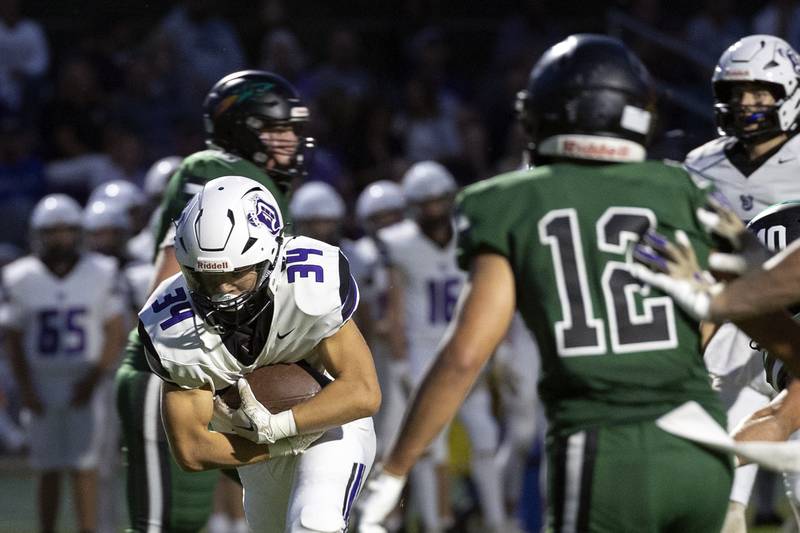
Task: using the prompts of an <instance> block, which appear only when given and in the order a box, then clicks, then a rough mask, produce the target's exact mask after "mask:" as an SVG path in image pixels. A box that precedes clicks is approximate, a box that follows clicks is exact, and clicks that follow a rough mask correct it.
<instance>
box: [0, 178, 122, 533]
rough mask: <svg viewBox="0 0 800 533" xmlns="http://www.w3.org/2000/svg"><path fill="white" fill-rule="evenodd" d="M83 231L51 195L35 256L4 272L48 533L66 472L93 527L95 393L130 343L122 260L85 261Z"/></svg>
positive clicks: (0, 317)
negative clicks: (124, 345) (127, 340)
mask: <svg viewBox="0 0 800 533" xmlns="http://www.w3.org/2000/svg"><path fill="white" fill-rule="evenodd" d="M80 225H81V209H80V207H79V206H78V204H77V203H76V202H75V201H74V200H72V199H71V198H70V197H68V196H65V195H62V194H56V195H50V196H46V197H44V198H43V199H42V200H41V201H40V202H39V203H38V204H37V205H36V207H35V208H34V210H33V213H32V215H31V221H30V227H31V246H32V248H33V250H34V253H33V254H32V255H29V256H26V257H23V258H21V259H19V260H17V261H14V262H13V263H10V264H9V265H7V266H6V267H5V268H4V269H3V272H2V284H3V296H4V299H3V302H2V306H0V325H2V326H3V327H4V328H5V330H6V333H7V346H8V352H9V355H10V357H11V361H12V365H13V368H14V371H15V375H16V378H17V380H18V383H19V386H20V390H21V392H22V398H23V402H24V405H25V407H27V409H28V410H29V411H30V413H31V416H30V427H29V430H30V443H31V462H32V465H33V467H34V468H35V469H36V470H37V471H38V472H39V473H40V483H39V497H38V504H39V517H40V525H41V531H54V528H55V522H56V517H57V512H58V504H59V502H60V498H59V491H60V480H61V474H62V473H69V475H70V477H71V479H72V484H73V493H74V498H75V504H76V516H77V520H78V529H79V530H80V531H94V529H95V495H96V487H95V484H96V470H97V466H98V465H97V461H98V445H99V442H100V439H99V437H100V436H101V434H102V429H103V428H102V426H100V425H99V424H100V422H101V420H102V411H103V410H104V409H109V408H110V406H109V405H107V404H104V403H103V402H101V401H99V400H100V399H101V398H99V396H98V395H97V386H98V384H99V383H101V381H102V379H103V377H104V376H105V375H106V373H107V372H110V371H113V369H114V368H113V365H114V363H115V362H116V361H117V359H118V356H119V353H120V351H121V349H122V343H123V341H124V319H123V315H122V313H123V303H122V299H121V296H120V294H119V283H118V272H117V266H116V262H115V261H114V260H112V259H109V258H106V257H103V256H100V255H98V254H94V253H88V252H87V253H81V251H80V248H79V244H80Z"/></svg>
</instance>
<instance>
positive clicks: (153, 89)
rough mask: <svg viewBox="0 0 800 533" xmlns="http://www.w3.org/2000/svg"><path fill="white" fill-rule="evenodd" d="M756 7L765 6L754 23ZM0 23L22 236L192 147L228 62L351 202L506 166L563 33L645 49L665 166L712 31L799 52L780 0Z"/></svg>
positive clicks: (704, 122)
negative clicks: (522, 116) (275, 79)
mask: <svg viewBox="0 0 800 533" xmlns="http://www.w3.org/2000/svg"><path fill="white" fill-rule="evenodd" d="M770 10H773V11H774V10H778V11H779V12H780V13H783V15H781V16H778V17H773V19H774V20H776V21H779V22H776V23H772V26H770V24H771V20H772V19H770V17H769V16H768V15H769V14H770ZM15 12H18V13H19V16H21V17H22V19H27V20H28V21H29V22H31V23H32V24H34V25H37V26H38V27H39V28H41V30H42V31H43V32H44V35H45V39H46V52H47V57H48V59H47V61H46V62H45V63H43V64H41V62H40V64H39V65H36V66H31V65H26V64H25V61H26V57H28V53H27V52H25V51H24V50H18V49H15V48H14V46H13V45H11V44H8V41H7V40H4V39H5V35H6V33H7V32H8V29H7V27H8V26H7V23H8V20H10V19H12V18H14V17H15V16H16V15H15V14H14V13H15ZM190 12H191V13H195V15H196V16H195V18H194V19H192V18H191V17H188V16H187V13H190ZM0 20H2V21H3V24H0V212H2V213H3V224H2V225H0V243H10V244H13V245H16V246H18V247H20V248H22V249H25V247H26V245H27V238H26V227H27V215H28V213H29V211H30V209H31V208H32V206H33V205H34V204H35V202H36V201H37V200H38V199H39V198H40V197H41V196H43V195H44V194H46V193H49V192H67V193H69V194H71V195H73V196H75V197H76V198H77V199H79V200H81V201H84V200H85V199H86V197H87V196H88V193H89V192H90V191H91V189H92V188H93V187H94V186H95V185H97V184H98V183H100V182H103V181H107V180H110V179H114V178H120V177H121V178H123V179H128V180H130V181H132V182H134V183H137V184H141V183H142V179H143V177H144V173H145V171H146V170H147V168H148V167H149V165H150V164H151V163H152V162H153V161H155V160H157V159H158V158H160V157H163V156H167V155H173V154H177V155H187V154H189V153H191V152H193V151H196V150H198V149H200V148H201V147H202V146H203V128H202V121H201V103H202V98H203V96H204V94H205V92H206V91H207V90H208V88H210V86H211V85H212V84H213V82H214V81H216V80H217V79H218V78H220V77H221V76H222V75H223V74H225V73H227V72H230V71H233V70H238V69H241V68H265V69H268V70H274V71H276V72H278V73H280V74H282V75H284V76H285V77H287V78H288V79H289V80H290V81H291V82H292V83H294V84H295V85H296V86H297V87H298V88H299V90H300V91H301V93H302V94H303V96H304V97H305V99H306V100H307V102H308V103H309V105H310V107H311V110H312V120H311V126H310V128H309V129H310V131H309V134H310V135H312V136H313V137H315V138H316V142H317V148H316V150H315V152H314V156H313V158H312V161H311V165H310V167H309V177H308V179H318V180H324V181H327V182H329V183H331V184H332V185H334V186H335V187H336V188H337V189H338V190H339V191H340V192H341V193H342V195H343V196H344V197H345V198H346V200H347V201H348V202H349V203H350V204H351V205H352V202H353V201H354V199H355V197H356V196H357V194H358V192H360V190H361V189H363V187H364V186H365V185H366V184H368V183H369V182H371V181H375V180H378V179H395V180H396V179H399V177H400V176H401V175H402V172H403V171H404V170H405V168H407V165H408V164H409V163H411V162H414V161H417V160H421V159H437V160H440V161H441V162H443V163H445V164H446V165H447V166H448V167H449V168H450V170H451V171H452V172H453V173H454V175H455V176H456V178H457V179H458V181H459V182H460V183H461V184H467V183H470V182H473V181H475V180H478V179H481V178H483V177H486V176H490V175H492V174H494V173H496V172H498V171H500V170H505V169H509V168H513V167H514V166H516V165H517V164H518V163H519V161H520V153H521V144H520V142H521V137H520V135H519V132H518V131H517V129H516V125H515V122H514V112H513V100H514V95H515V93H516V91H518V90H519V89H521V88H522V87H523V86H524V84H525V81H526V79H527V74H528V72H529V71H530V67H531V66H532V65H533V63H534V62H535V60H536V59H537V58H538V57H539V54H540V53H541V52H542V51H543V50H544V49H545V48H546V47H547V46H549V45H551V44H553V43H554V42H556V41H558V40H560V39H561V38H563V37H564V36H566V35H568V34H570V33H575V32H600V33H609V34H612V35H616V36H618V37H621V38H622V39H623V40H624V41H625V42H626V43H627V44H628V45H629V46H631V47H632V48H633V49H634V50H635V51H636V52H637V53H638V54H639V55H640V56H641V57H642V58H643V60H644V61H645V63H646V64H647V65H648V67H649V68H650V69H651V71H652V72H653V74H654V75H655V77H656V78H657V80H658V85H659V88H660V92H661V98H660V104H659V105H660V109H659V116H660V122H659V136H658V141H657V142H656V145H655V147H654V149H653V150H652V151H651V156H653V157H666V158H670V159H675V160H682V159H683V157H684V155H685V154H686V153H687V152H688V151H689V150H690V149H691V148H693V147H695V146H698V145H699V144H701V143H703V142H705V141H707V140H709V139H710V138H712V137H713V136H714V135H715V132H714V125H713V112H712V105H713V100H712V97H711V87H710V83H709V81H710V76H711V73H712V71H713V67H714V64H715V63H716V60H717V58H718V57H719V55H720V54H721V52H722V51H723V50H724V49H725V48H726V47H727V46H728V45H730V44H731V43H733V42H734V41H735V40H736V39H738V38H739V37H741V36H743V35H746V34H748V33H754V32H765V33H772V34H775V35H778V36H781V37H784V38H785V39H787V40H788V41H789V42H790V43H791V44H792V45H793V46H795V47H798V46H800V3H798V2H793V1H791V0H780V1H773V2H765V1H744V0H738V1H736V0H705V1H700V2H698V1H689V0H672V1H670V2H669V3H667V2H659V1H658V0H632V1H629V2H623V1H620V2H585V1H580V0H559V1H554V0H532V1H514V0H493V1H491V2H446V1H435V0H428V1H426V0H406V1H387V2H374V1H367V0H349V1H347V2H330V1H327V2H323V1H305V2H285V1H281V0H264V1H257V0H251V1H247V0H227V1H224V2H223V1H216V0H188V1H185V2H161V1H153V2H143V1H137V2H134V1H130V0H115V1H113V2H102V1H85V2H79V1H67V2H52V1H48V0H29V1H26V2H21V1H16V0H0ZM431 124H433V125H435V127H425V126H429V125H431ZM351 231H355V230H354V228H352V227H351ZM2 375H3V378H2V380H0V383H2V387H3V389H4V390H5V391H6V393H7V401H6V405H4V407H5V408H7V409H9V410H10V411H11V412H12V413H14V414H15V416H16V412H17V409H18V406H17V405H16V399H15V397H14V393H13V382H12V381H11V378H10V376H9V373H8V371H6V370H3V372H2ZM0 461H1V462H2V465H3V466H2V469H0V532H12V531H13V532H20V531H33V530H34V529H35V516H34V514H33V513H34V483H33V481H32V479H31V478H30V476H29V474H28V472H27V470H26V469H25V467H24V456H21V455H12V454H8V453H6V454H4V455H2V457H1V458H0ZM67 494H68V491H65V497H66V495H67ZM62 509H63V513H66V514H67V515H69V514H71V509H70V506H69V505H66V506H64V507H62ZM65 520H69V521H68V522H65ZM60 522H61V523H62V524H65V523H72V520H71V519H67V518H66V516H65V517H62V520H61V521H60ZM763 531H766V530H763Z"/></svg>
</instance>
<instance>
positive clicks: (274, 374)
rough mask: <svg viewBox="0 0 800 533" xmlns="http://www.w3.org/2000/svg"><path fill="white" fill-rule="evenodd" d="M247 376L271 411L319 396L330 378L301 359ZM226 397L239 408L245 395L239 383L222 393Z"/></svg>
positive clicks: (275, 411) (227, 401)
mask: <svg viewBox="0 0 800 533" xmlns="http://www.w3.org/2000/svg"><path fill="white" fill-rule="evenodd" d="M244 378H245V379H246V380H247V382H248V383H249V384H250V388H251V389H252V390H253V394H254V395H255V397H256V399H257V400H258V401H259V402H261V404H262V405H263V406H264V407H266V408H267V409H268V410H269V412H270V413H280V412H281V411H285V410H287V409H291V408H292V407H294V406H295V405H297V404H298V403H300V402H302V401H304V400H307V399H308V398H311V397H313V396H316V395H317V394H318V393H319V391H321V390H322V387H324V386H325V385H327V384H328V383H329V382H330V379H329V378H327V377H326V376H324V375H323V374H322V373H320V372H318V371H317V370H315V369H314V368H313V367H311V365H309V364H307V363H305V362H300V363H278V364H274V365H268V366H262V367H259V368H256V369H255V370H254V371H253V372H251V373H249V374H246V375H245V376H244ZM222 400H223V401H224V402H225V403H226V404H227V405H228V407H230V408H231V409H238V408H239V406H240V405H241V398H240V397H239V391H238V390H237V388H236V386H235V385H234V386H232V387H228V388H227V389H226V390H225V392H223V393H222Z"/></svg>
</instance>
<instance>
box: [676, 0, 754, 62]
mask: <svg viewBox="0 0 800 533" xmlns="http://www.w3.org/2000/svg"><path fill="white" fill-rule="evenodd" d="M733 8H734V6H733V3H732V2H731V0H706V2H705V5H704V6H703V10H702V11H701V12H699V13H698V14H697V15H695V16H694V17H693V18H692V19H691V20H690V21H689V25H688V26H687V27H686V39H687V40H688V42H689V44H690V45H691V46H692V48H694V49H695V50H696V51H698V52H700V53H702V54H703V55H705V56H706V58H707V59H708V61H709V63H710V64H711V63H714V62H715V61H716V60H717V59H718V58H719V56H720V55H722V52H724V51H725V49H726V48H728V46H729V45H730V44H731V43H733V42H736V41H737V40H739V38H741V37H742V35H744V34H745V33H747V28H746V27H745V24H744V22H743V21H742V19H740V18H739V17H738V16H736V15H735V14H734V11H735V10H734V9H733Z"/></svg>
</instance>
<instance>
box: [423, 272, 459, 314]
mask: <svg viewBox="0 0 800 533" xmlns="http://www.w3.org/2000/svg"><path fill="white" fill-rule="evenodd" d="M460 288H461V280H460V279H459V278H447V279H430V280H428V322H430V323H431V324H436V323H439V322H443V323H445V324H446V323H448V322H450V320H451V319H452V318H453V314H454V311H455V307H456V302H457V301H458V293H459V289H460Z"/></svg>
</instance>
